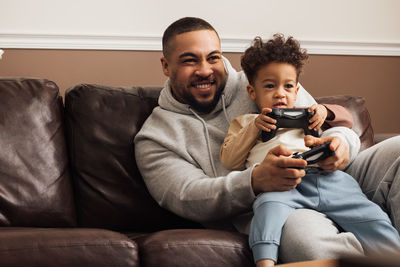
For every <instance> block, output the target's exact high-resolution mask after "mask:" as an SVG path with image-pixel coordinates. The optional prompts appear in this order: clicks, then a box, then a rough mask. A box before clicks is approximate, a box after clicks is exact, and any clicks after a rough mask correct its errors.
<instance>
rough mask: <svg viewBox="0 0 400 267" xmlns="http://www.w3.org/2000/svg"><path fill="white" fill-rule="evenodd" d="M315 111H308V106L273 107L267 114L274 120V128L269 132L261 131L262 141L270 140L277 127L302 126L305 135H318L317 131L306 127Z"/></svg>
mask: <svg viewBox="0 0 400 267" xmlns="http://www.w3.org/2000/svg"><path fill="white" fill-rule="evenodd" d="M314 114H315V112H314V111H311V112H309V111H308V108H273V109H272V112H270V113H268V114H267V115H268V116H269V117H271V118H273V119H275V120H276V124H275V125H276V129H275V130H271V131H270V132H266V131H262V132H261V139H262V141H263V142H267V141H269V140H271V139H272V138H273V137H274V136H275V135H276V131H277V130H278V129H279V128H302V129H303V130H304V134H305V135H312V136H315V137H318V131H315V130H313V129H308V126H309V124H310V123H309V120H310V119H311V117H312V116H314Z"/></svg>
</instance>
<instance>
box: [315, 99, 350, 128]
mask: <svg viewBox="0 0 400 267" xmlns="http://www.w3.org/2000/svg"><path fill="white" fill-rule="evenodd" d="M323 105H324V106H325V107H326V108H327V110H328V114H329V112H331V113H332V117H331V118H330V117H329V115H328V117H327V118H326V120H325V124H327V125H324V126H323V128H324V127H325V126H328V127H329V126H330V127H337V126H343V127H347V128H350V129H351V128H353V125H354V120H353V116H352V115H351V113H350V111H349V110H348V109H347V108H345V107H342V106H340V105H336V104H323Z"/></svg>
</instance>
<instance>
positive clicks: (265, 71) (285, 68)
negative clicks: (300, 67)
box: [247, 62, 299, 110]
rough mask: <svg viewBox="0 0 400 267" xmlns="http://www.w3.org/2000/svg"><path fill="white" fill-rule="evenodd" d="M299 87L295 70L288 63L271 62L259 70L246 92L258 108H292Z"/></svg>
mask: <svg viewBox="0 0 400 267" xmlns="http://www.w3.org/2000/svg"><path fill="white" fill-rule="evenodd" d="M298 91H299V86H298V85H297V73H296V68H295V67H294V66H293V65H291V64H288V63H276V62H272V63H269V64H268V65H265V66H263V67H262V68H260V69H259V70H258V72H257V74H256V77H255V79H254V84H253V85H248V86H247V92H248V94H249V96H250V98H251V99H252V100H255V101H256V103H257V105H258V108H259V109H260V110H262V109H263V108H293V107H294V102H295V101H296V97H297V92H298Z"/></svg>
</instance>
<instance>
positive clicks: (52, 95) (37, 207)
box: [0, 78, 76, 227]
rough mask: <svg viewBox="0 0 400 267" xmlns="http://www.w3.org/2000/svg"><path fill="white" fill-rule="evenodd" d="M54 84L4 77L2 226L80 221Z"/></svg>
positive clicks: (0, 102) (0, 109) (0, 91)
mask: <svg viewBox="0 0 400 267" xmlns="http://www.w3.org/2000/svg"><path fill="white" fill-rule="evenodd" d="M64 129H65V128H64V118H63V103H62V98H61V96H60V94H59V90H58V87H57V85H56V84H55V83H53V82H51V81H48V80H43V79H22V78H21V79H6V78H3V79H0V225H2V226H36V227H64V226H74V225H76V219H75V218H76V217H75V208H74V199H73V192H72V185H71V177H70V172H69V163H68V154H67V148H66V142H65V131H64Z"/></svg>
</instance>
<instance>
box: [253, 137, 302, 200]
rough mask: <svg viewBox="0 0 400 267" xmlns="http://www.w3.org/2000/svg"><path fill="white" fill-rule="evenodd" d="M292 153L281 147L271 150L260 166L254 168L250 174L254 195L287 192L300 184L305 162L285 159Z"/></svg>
mask: <svg viewBox="0 0 400 267" xmlns="http://www.w3.org/2000/svg"><path fill="white" fill-rule="evenodd" d="M290 155H292V152H291V151H290V150H288V149H286V148H285V147H284V146H283V145H279V146H277V147H275V148H273V149H271V150H270V151H269V152H268V154H267V156H266V157H265V158H264V160H263V161H262V162H261V163H260V165H258V166H256V167H254V169H253V172H252V174H251V179H252V186H253V191H254V193H255V194H258V193H261V192H271V191H287V190H291V189H293V188H296V186H297V185H298V184H299V183H300V182H301V177H303V176H304V175H306V172H305V171H304V169H296V168H293V167H299V168H304V167H305V166H306V165H307V162H306V161H305V160H302V159H292V158H287V156H290Z"/></svg>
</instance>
